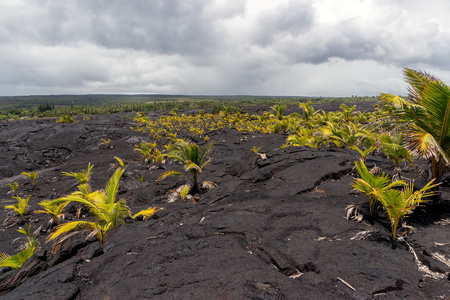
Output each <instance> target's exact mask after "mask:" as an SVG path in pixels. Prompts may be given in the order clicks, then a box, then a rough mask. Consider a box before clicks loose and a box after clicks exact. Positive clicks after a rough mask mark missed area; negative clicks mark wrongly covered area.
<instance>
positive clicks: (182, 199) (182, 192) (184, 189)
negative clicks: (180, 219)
mask: <svg viewBox="0 0 450 300" xmlns="http://www.w3.org/2000/svg"><path fill="white" fill-rule="evenodd" d="M188 193H189V186H188V185H186V186H185V187H184V188H183V189H182V190H181V192H180V198H181V201H184V199H185V198H186V196H187V195H188Z"/></svg>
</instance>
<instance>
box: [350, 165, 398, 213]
mask: <svg viewBox="0 0 450 300" xmlns="http://www.w3.org/2000/svg"><path fill="white" fill-rule="evenodd" d="M355 166H356V170H357V171H358V174H359V176H360V178H355V182H354V183H353V184H352V187H353V188H354V189H356V190H358V191H360V192H363V193H365V194H366V195H367V198H368V199H369V212H370V213H372V211H373V209H374V208H375V203H376V195H377V192H378V191H385V190H389V189H392V188H394V187H399V186H405V185H406V181H404V180H397V181H394V182H391V179H390V178H389V176H388V175H385V174H384V173H382V174H381V175H374V174H372V173H371V172H369V170H368V169H367V167H366V165H365V163H364V162H363V161H360V162H357V161H355Z"/></svg>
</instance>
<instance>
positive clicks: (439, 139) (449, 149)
mask: <svg viewBox="0 0 450 300" xmlns="http://www.w3.org/2000/svg"><path fill="white" fill-rule="evenodd" d="M404 73H405V78H406V81H407V83H408V84H409V87H408V91H409V99H403V98H401V97H398V96H395V95H389V94H383V95H382V99H383V101H384V103H385V104H388V105H390V106H391V108H392V109H391V114H392V116H394V117H395V118H396V120H397V121H398V122H401V123H404V124H405V128H406V130H405V131H404V133H405V138H406V144H407V147H408V148H409V149H410V150H411V151H412V152H413V154H417V155H419V156H421V157H423V158H429V159H430V160H431V165H430V169H431V177H432V178H434V179H436V180H437V181H439V180H440V178H441V176H442V174H443V172H444V170H445V169H446V167H447V166H448V164H449V163H450V157H449V153H450V88H449V87H448V86H447V85H446V84H444V83H443V82H442V81H441V80H438V79H436V78H434V77H433V76H431V75H429V74H426V73H423V72H418V71H414V70H412V69H408V68H405V69H404Z"/></svg>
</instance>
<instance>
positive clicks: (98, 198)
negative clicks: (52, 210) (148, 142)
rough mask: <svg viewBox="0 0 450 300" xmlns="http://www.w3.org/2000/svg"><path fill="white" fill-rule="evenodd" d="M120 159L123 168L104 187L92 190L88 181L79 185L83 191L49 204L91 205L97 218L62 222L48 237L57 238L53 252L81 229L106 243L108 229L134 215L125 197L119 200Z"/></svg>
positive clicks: (91, 210)
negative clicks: (72, 203) (76, 203)
mask: <svg viewBox="0 0 450 300" xmlns="http://www.w3.org/2000/svg"><path fill="white" fill-rule="evenodd" d="M116 159H117V161H118V162H119V167H118V168H117V169H116V171H115V172H114V174H113V175H112V176H111V178H110V179H109V181H108V184H107V185H106V188H105V189H104V190H98V191H94V192H92V189H91V187H90V186H89V185H88V184H82V185H80V186H79V187H78V189H79V191H77V192H74V193H72V194H70V195H68V196H65V197H61V198H58V199H55V200H52V201H50V202H49V203H48V204H49V205H56V204H59V203H68V202H71V201H75V202H78V203H81V204H83V205H84V206H86V207H88V208H89V210H90V212H91V213H92V214H93V215H94V217H95V218H96V220H95V221H72V222H68V223H64V224H61V225H58V226H57V227H56V228H55V230H54V231H53V232H52V233H51V234H50V235H49V237H48V238H47V242H48V241H51V240H55V242H54V247H53V252H56V251H57V250H58V249H59V248H60V247H61V246H62V243H64V241H66V240H67V239H68V238H69V237H71V236H72V235H74V234H76V233H78V232H81V231H89V232H90V233H89V234H88V236H87V237H86V239H89V238H91V237H93V236H95V237H97V238H98V240H99V241H100V243H103V239H104V236H105V234H106V232H107V231H108V230H110V229H112V228H115V227H117V226H119V225H121V224H123V223H125V218H126V217H129V216H131V212H130V208H129V207H128V205H127V204H126V203H125V200H123V199H120V200H117V193H118V190H119V181H120V178H121V177H122V175H123V173H124V172H125V165H124V163H123V161H122V160H121V159H119V158H116ZM151 209H152V208H150V209H147V210H145V215H147V216H148V215H150V214H151V213H152V212H151ZM154 211H156V210H154ZM154 211H153V212H154ZM138 214H139V213H138ZM142 214H144V213H142Z"/></svg>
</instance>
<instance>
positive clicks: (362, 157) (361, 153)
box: [349, 146, 377, 161]
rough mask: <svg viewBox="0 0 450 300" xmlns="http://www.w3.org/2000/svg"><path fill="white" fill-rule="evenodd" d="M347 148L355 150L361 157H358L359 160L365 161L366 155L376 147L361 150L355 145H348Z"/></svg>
mask: <svg viewBox="0 0 450 300" xmlns="http://www.w3.org/2000/svg"><path fill="white" fill-rule="evenodd" d="M349 148H350V149H353V150H355V151H357V152H358V153H359V155H361V158H360V160H361V161H366V159H367V156H369V154H370V153H372V152H373V151H375V150H376V149H377V147H375V146H372V147H370V148H367V149H364V150H362V149H360V148H359V147H356V146H350V147H349Z"/></svg>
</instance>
